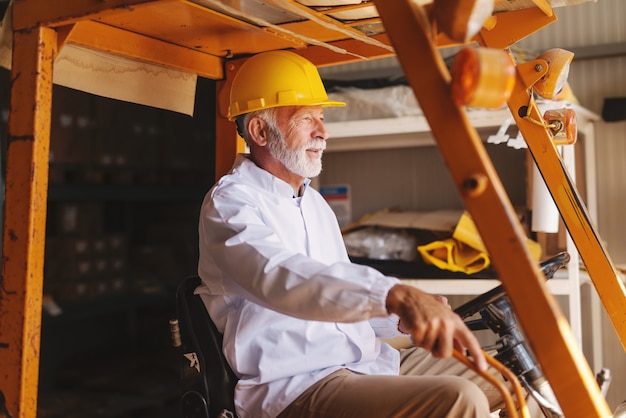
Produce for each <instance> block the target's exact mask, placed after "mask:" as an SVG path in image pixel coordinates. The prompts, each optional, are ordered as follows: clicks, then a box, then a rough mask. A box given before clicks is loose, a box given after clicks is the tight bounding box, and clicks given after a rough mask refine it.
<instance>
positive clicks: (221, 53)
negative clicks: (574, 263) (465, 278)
mask: <svg viewBox="0 0 626 418" xmlns="http://www.w3.org/2000/svg"><path fill="white" fill-rule="evenodd" d="M501 1H504V0H498V1H497V2H501ZM497 2H496V3H497ZM209 3H211V2H210V1H209ZM268 3H270V4H281V3H283V4H285V3H286V4H288V5H290V6H291V7H297V8H299V10H302V12H303V13H304V12H306V13H309V14H310V15H311V16H312V18H311V19H304V20H302V21H297V22H293V23H287V24H284V25H281V28H279V29H281V30H283V29H284V31H281V30H279V31H277V30H276V28H268V27H259V26H256V25H253V24H250V23H248V22H246V21H244V20H243V19H237V18H233V17H231V16H227V15H225V14H223V13H220V12H218V11H215V10H212V9H210V8H208V7H204V6H202V5H199V2H192V1H188V0H106V1H103V0H14V1H13V2H12V22H13V55H12V70H11V99H10V105H11V108H10V115H9V136H8V149H7V159H6V185H5V213H4V229H3V247H2V251H3V254H2V288H0V359H2V360H1V362H0V393H1V394H3V395H4V397H5V398H6V410H7V412H8V413H10V414H11V416H13V417H16V418H17V417H20V418H34V417H35V416H36V412H37V391H38V373H39V350H40V329H41V313H42V288H43V267H44V247H45V231H46V228H45V223H46V205H47V193H48V156H49V146H50V119H51V106H52V104H51V103H52V75H53V71H54V69H53V67H54V59H55V57H56V55H57V53H58V51H59V50H60V49H61V48H63V45H65V43H74V44H78V45H83V46H87V47H89V48H92V49H97V50H102V51H106V52H110V53H114V54H118V55H122V56H126V57H131V58H134V59H139V60H142V61H146V62H150V63H154V64H159V65H163V66H166V67H169V68H175V69H179V70H183V71H187V72H190V73H193V74H197V75H199V76H202V77H207V78H210V79H213V80H218V81H219V82H218V87H219V89H218V95H217V97H216V100H217V103H218V112H217V113H218V114H217V115H216V131H217V132H216V134H217V135H216V137H217V143H216V155H217V157H216V175H217V176H220V175H222V174H224V173H225V172H226V171H228V169H229V168H230V166H231V163H232V161H233V160H234V156H235V154H236V153H237V152H239V151H241V150H243V144H242V141H241V140H240V139H238V138H237V136H236V131H235V129H234V126H233V124H232V122H229V121H228V120H227V119H226V118H225V109H226V108H227V92H228V86H229V83H230V82H231V80H232V77H233V75H234V74H235V73H236V71H237V68H238V67H239V66H240V64H241V59H243V57H245V56H248V55H250V54H254V53H258V52H261V51H266V50H271V49H293V50H294V51H296V52H297V53H300V54H302V55H303V56H305V57H307V58H308V59H310V60H311V61H312V62H314V63H315V64H316V65H318V66H326V65H332V64H340V63H346V62H351V61H355V60H358V59H375V58H381V57H388V56H392V55H394V54H395V55H397V57H398V59H399V61H400V64H401V65H402V68H403V69H404V72H405V74H406V76H407V80H408V81H409V83H410V85H411V87H412V88H413V90H414V92H415V94H416V97H417V99H418V102H419V103H420V105H421V107H422V109H423V111H424V114H425V116H426V118H427V120H428V123H429V125H430V126H431V128H432V132H433V135H434V137H435V139H436V141H437V144H438V147H439V149H440V150H441V152H442V155H443V157H444V160H445V162H446V163H447V166H448V167H449V170H450V172H451V175H452V177H453V180H454V183H455V185H456V187H457V189H458V191H459V193H460V195H461V196H462V198H463V201H464V203H465V205H466V208H467V210H468V211H469V213H470V214H471V215H472V218H473V219H474V221H475V223H476V226H477V227H478V230H479V231H480V234H481V236H482V238H483V241H484V242H485V245H486V247H487V249H488V250H489V253H490V255H491V257H492V258H493V262H494V265H495V268H496V270H497V272H498V274H499V276H500V277H501V281H502V283H503V285H504V287H505V288H506V290H507V294H508V296H509V298H510V300H511V303H512V304H513V307H514V308H515V311H516V314H517V316H518V319H519V321H520V323H521V325H522V328H523V329H524V332H525V334H526V335H527V337H528V340H529V343H530V345H531V347H532V349H533V351H534V352H535V354H536V356H537V358H538V360H539V363H540V364H541V366H542V368H543V370H544V372H545V374H546V376H547V378H548V380H549V382H550V384H551V386H552V388H553V390H554V392H555V395H556V397H557V399H558V400H559V403H560V404H561V407H562V409H563V412H564V413H565V415H566V416H567V417H572V418H575V417H580V418H590V417H608V416H610V415H611V411H610V409H609V407H608V405H607V404H606V402H605V400H604V399H603V397H602V395H601V393H600V390H599V388H598V386H597V384H596V382H595V378H594V376H593V374H592V372H591V370H590V369H589V366H588V365H587V363H586V361H585V359H584V357H583V355H582V353H581V351H580V349H579V348H578V347H577V344H576V342H575V340H574V338H573V336H572V333H571V330H570V328H569V325H568V322H567V320H566V318H565V317H564V315H563V314H562V313H561V311H560V309H559V307H558V304H557V303H556V301H555V299H554V297H553V296H552V295H551V294H550V292H549V291H548V289H547V286H546V284H545V283H544V277H543V274H542V273H541V271H540V270H539V268H538V266H537V265H536V264H535V262H534V260H533V259H532V257H531V255H530V253H529V251H528V249H527V247H526V245H525V236H524V233H523V230H522V227H521V225H520V224H519V221H518V220H517V217H516V215H515V212H514V210H513V208H512V206H511V204H510V202H509V200H508V197H507V195H506V193H505V191H504V188H503V186H502V184H501V182H500V179H499V178H498V176H497V174H496V172H495V169H494V167H493V165H492V163H491V161H490V159H489V157H488V156H487V154H486V151H485V149H484V145H483V144H482V142H481V140H480V138H479V136H478V134H477V132H476V130H475V128H473V127H472V126H471V124H470V123H469V120H468V118H467V115H466V112H465V109H464V108H462V107H460V106H458V105H456V104H455V103H454V102H453V100H452V98H451V95H450V74H449V72H448V70H447V69H446V67H445V65H444V63H443V60H442V58H441V56H440V54H439V53H438V48H439V47H441V46H443V45H449V44H450V43H451V41H450V40H449V39H447V38H446V37H445V36H444V35H443V34H440V33H438V32H437V31H436V30H433V27H432V26H431V25H430V22H429V20H428V5H419V4H418V3H416V2H412V1H410V0H393V1H392V0H386V1H385V0H375V1H374V2H373V4H375V5H376V7H377V9H378V12H379V14H380V19H379V20H378V22H379V23H380V22H382V23H384V22H393V24H392V25H388V26H386V32H384V33H379V34H376V35H371V36H365V35H363V34H360V33H357V31H356V29H354V28H353V27H352V26H350V24H340V23H337V22H336V21H335V20H333V19H331V18H330V17H329V16H328V13H327V12H319V11H315V10H313V9H312V8H308V7H305V6H303V5H301V4H300V3H297V2H296V1H295V0H270V1H269V2H268ZM363 4H365V5H372V3H363ZM363 4H362V5H363ZM533 4H534V6H533V7H528V8H526V9H521V10H511V11H506V12H500V13H498V14H497V15H495V14H494V17H495V22H496V23H495V26H493V27H491V28H490V29H485V28H484V29H483V30H482V31H481V32H480V34H479V35H478V36H477V38H476V39H474V41H477V42H478V43H479V44H481V45H484V46H488V47H492V48H502V49H505V48H508V47H509V46H511V45H512V44H514V43H515V42H517V41H518V40H520V39H522V38H524V37H526V36H528V35H529V34H531V33H533V32H535V31H537V30H539V29H541V28H542V27H544V26H546V25H548V24H550V23H552V22H554V21H555V20H556V17H555V16H554V13H553V11H552V8H551V6H550V3H549V2H548V1H547V0H533ZM347 7H349V6H343V9H344V10H345V9H346V8H347ZM353 7H359V6H353ZM333 25H334V27H333ZM181 28H184V31H182V30H181ZM298 35H301V36H298ZM307 37H308V38H315V39H316V40H318V41H319V42H315V43H314V44H309V43H307V42H306V39H307ZM364 38H368V39H364ZM329 45H330V46H332V47H333V48H328V47H327V46H329ZM339 50H341V51H345V52H344V53H342V52H338V51H339ZM225 52H227V53H225ZM231 56H234V57H236V58H237V59H230V58H229V57H231ZM537 77H538V74H537V70H536V68H535V67H534V66H533V65H532V63H531V64H520V65H518V66H517V82H516V85H515V88H514V91H513V94H512V96H511V98H510V100H509V102H508V105H509V108H510V110H511V113H512V115H513V117H514V118H515V120H516V123H517V124H518V127H519V129H520V130H521V131H522V133H523V135H524V137H525V139H526V141H527V144H528V147H529V149H530V152H531V154H532V156H533V158H534V159H535V161H536V163H537V166H538V167H539V170H540V172H541V174H542V176H543V177H544V179H545V181H546V184H547V186H548V189H549V190H550V192H551V194H552V196H553V198H554V200H555V203H556V204H557V207H558V208H559V211H560V213H561V217H562V219H563V221H564V223H565V225H566V227H567V229H568V231H569V233H570V235H571V237H572V240H573V242H574V244H575V245H576V247H577V249H578V251H579V253H580V255H581V257H582V259H583V261H584V263H585V265H586V267H587V269H588V271H589V276H590V278H591V280H592V282H593V284H594V285H595V288H596V290H597V292H598V294H599V296H600V299H601V301H602V303H603V305H604V307H605V309H606V311H607V313H608V315H609V317H610V319H611V321H612V324H613V326H614V328H615V330H616V333H617V335H618V337H619V339H620V341H621V344H622V347H623V348H626V298H625V295H626V292H625V290H624V285H623V283H622V281H621V280H620V279H619V276H618V273H617V271H616V270H615V268H614V266H613V265H612V262H611V259H610V257H609V255H608V253H607V252H606V250H605V249H604V247H603V244H602V242H601V239H600V237H599V235H598V233H597V231H596V230H595V229H594V226H593V225H592V223H591V221H590V217H589V216H588V214H587V211H586V208H585V206H584V204H583V202H582V200H581V198H580V197H579V195H578V192H577V190H576V188H575V186H574V185H573V182H572V181H571V179H570V178H569V175H568V172H567V170H566V169H565V168H564V165H563V163H562V161H561V159H560V156H559V154H558V152H557V150H556V148H555V146H554V144H553V142H552V139H551V135H550V133H549V132H548V131H547V129H546V128H544V127H541V126H537V125H535V124H532V123H530V122H528V121H527V120H525V119H524V118H522V117H521V116H520V113H519V109H520V107H522V106H529V103H530V97H531V96H530V95H531V94H532V93H531V92H530V87H531V85H532V82H534V81H535V80H536V79H537ZM538 112H539V111H538V109H537V108H536V107H535V106H534V105H532V104H531V114H532V115H533V116H534V118H535V119H541V115H540V114H539V113H538ZM529 301H532V303H528V302H529ZM537 324H541V326H536V325H537Z"/></svg>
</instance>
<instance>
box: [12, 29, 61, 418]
mask: <svg viewBox="0 0 626 418" xmlns="http://www.w3.org/2000/svg"><path fill="white" fill-rule="evenodd" d="M56 45H57V37H56V32H55V31H54V30H52V29H48V28H35V29H30V30H25V31H17V32H14V34H13V63H12V72H11V83H12V84H11V113H10V116H9V137H8V150H7V160H6V186H5V187H6V189H5V190H6V191H5V211H4V231H3V247H2V252H3V254H2V285H1V286H0V359H1V360H0V391H1V392H2V394H3V395H4V396H5V398H6V408H7V411H8V413H9V414H10V416H12V417H14V418H18V417H19V418H34V417H35V416H36V412H37V389H38V388H37V386H38V381H39V348H40V336H41V310H42V288H43V264H44V244H45V238H46V209H47V196H48V158H49V157H48V154H49V149H50V118H51V103H52V66H53V60H54V56H55V53H56Z"/></svg>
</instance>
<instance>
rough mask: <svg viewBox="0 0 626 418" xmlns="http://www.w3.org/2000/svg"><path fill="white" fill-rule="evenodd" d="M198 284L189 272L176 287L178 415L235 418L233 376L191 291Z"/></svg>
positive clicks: (213, 329) (219, 341) (217, 336)
mask: <svg viewBox="0 0 626 418" xmlns="http://www.w3.org/2000/svg"><path fill="white" fill-rule="evenodd" d="M200 284H201V281H200V278H199V277H198V276H190V277H187V278H185V279H184V280H183V281H182V282H181V283H180V284H179V285H178V289H177V291H176V314H177V316H178V318H177V319H178V330H177V331H178V335H179V338H178V341H177V339H176V338H175V336H174V334H175V333H174V332H173V334H172V336H173V339H174V345H175V346H177V349H178V351H179V354H180V357H179V360H180V362H181V385H182V398H181V410H182V417H183V418H236V414H235V404H234V390H235V384H236V383H237V377H236V376H235V374H234V373H233V371H232V369H231V368H230V366H229V365H228V362H227V361H226V358H225V357H224V354H223V352H222V334H220V332H219V331H218V330H217V327H216V326H215V324H214V323H213V321H212V320H211V317H210V316H209V314H208V312H207V310H206V307H205V305H204V302H203V301H202V299H201V297H200V296H199V295H196V294H194V291H195V289H196V288H197V287H198V286H199V285H200Z"/></svg>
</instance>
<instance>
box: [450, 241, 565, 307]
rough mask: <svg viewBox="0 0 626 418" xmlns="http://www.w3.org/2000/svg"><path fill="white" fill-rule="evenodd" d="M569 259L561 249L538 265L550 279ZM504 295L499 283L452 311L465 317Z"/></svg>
mask: <svg viewBox="0 0 626 418" xmlns="http://www.w3.org/2000/svg"><path fill="white" fill-rule="evenodd" d="M569 259H570V256H569V254H568V253H567V252H565V251H563V252H560V253H558V254H556V255H555V256H553V257H550V258H549V259H547V260H545V261H542V262H541V263H540V267H541V270H542V271H543V274H544V275H545V276H546V279H551V278H552V276H553V275H554V273H555V272H556V271H557V270H558V269H560V268H561V267H564V266H565V265H566V264H567V263H568V262H569ZM505 295H506V292H505V290H504V287H503V286H502V285H499V286H497V287H494V288H493V289H491V290H489V291H487V292H485V293H483V294H482V295H478V296H476V297H475V298H474V299H472V300H470V301H468V302H466V303H464V304H463V305H461V306H459V307H457V308H456V309H454V312H456V313H457V314H458V315H459V316H460V317H461V318H462V319H465V318H467V317H470V316H472V315H474V314H475V313H476V312H478V311H480V310H481V309H483V308H484V307H485V306H487V305H489V304H490V303H493V302H495V301H496V300H498V299H500V298H501V297H503V296H505Z"/></svg>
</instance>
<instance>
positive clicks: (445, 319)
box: [387, 284, 487, 370]
mask: <svg viewBox="0 0 626 418" xmlns="http://www.w3.org/2000/svg"><path fill="white" fill-rule="evenodd" d="M387 311H388V312H389V313H395V314H396V315H398V316H399V317H400V325H399V326H400V329H401V330H403V331H404V332H407V333H408V334H411V336H412V337H413V343H414V344H415V345H417V346H419V347H423V348H424V349H426V350H428V351H430V352H431V353H432V354H433V356H435V357H441V358H449V357H451V356H452V349H453V348H457V349H458V350H459V351H461V352H464V351H465V349H467V351H468V352H469V354H470V356H471V357H472V358H473V360H474V363H475V364H476V366H477V367H478V369H479V370H485V369H487V361H486V360H485V356H484V355H483V352H482V349H481V348H480V344H479V343H478V340H477V339H476V337H475V336H474V334H473V333H472V331H471V330H470V329H469V328H467V326H466V325H465V323H464V322H463V320H462V319H461V317H460V316H458V315H457V314H456V313H454V311H453V310H452V309H450V306H449V305H448V303H447V299H446V298H444V297H442V296H435V295H431V294H429V293H425V292H422V291H421V290H418V289H416V288H415V287H412V286H408V285H403V284H398V285H395V286H394V287H392V288H391V290H389V294H388V295H387Z"/></svg>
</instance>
